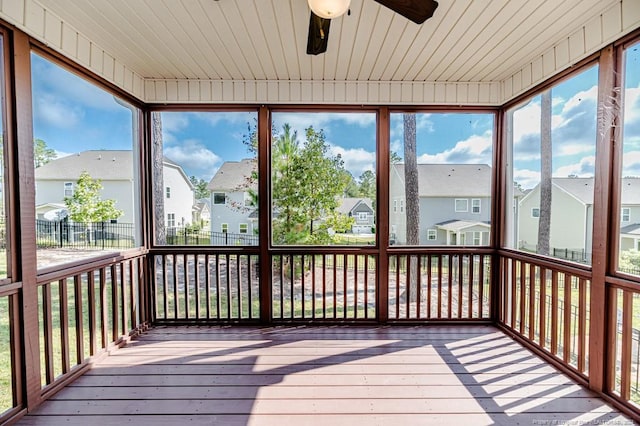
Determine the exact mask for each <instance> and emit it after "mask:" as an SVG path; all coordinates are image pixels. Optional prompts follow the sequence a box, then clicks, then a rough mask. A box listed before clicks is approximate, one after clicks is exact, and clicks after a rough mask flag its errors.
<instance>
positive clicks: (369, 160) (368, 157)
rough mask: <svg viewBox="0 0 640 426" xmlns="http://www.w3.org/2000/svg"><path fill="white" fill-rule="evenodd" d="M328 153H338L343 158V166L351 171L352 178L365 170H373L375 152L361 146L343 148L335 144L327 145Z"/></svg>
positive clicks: (335, 154) (334, 154)
mask: <svg viewBox="0 0 640 426" xmlns="http://www.w3.org/2000/svg"><path fill="white" fill-rule="evenodd" d="M329 155H331V156H333V157H335V156H337V155H340V156H341V157H342V160H344V168H345V169H347V170H348V171H350V172H351V174H352V175H353V177H354V178H358V177H360V175H361V174H362V173H363V172H364V171H365V170H371V171H372V172H375V165H376V153H375V152H369V151H367V150H365V149H363V148H352V149H345V148H343V147H341V146H337V145H329Z"/></svg>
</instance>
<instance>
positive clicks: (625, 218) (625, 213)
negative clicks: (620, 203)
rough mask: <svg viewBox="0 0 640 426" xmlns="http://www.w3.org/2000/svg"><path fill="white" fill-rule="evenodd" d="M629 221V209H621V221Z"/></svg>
mask: <svg viewBox="0 0 640 426" xmlns="http://www.w3.org/2000/svg"><path fill="white" fill-rule="evenodd" d="M630 220H631V209H630V208H629V207H623V208H622V221H623V222H629V221H630Z"/></svg>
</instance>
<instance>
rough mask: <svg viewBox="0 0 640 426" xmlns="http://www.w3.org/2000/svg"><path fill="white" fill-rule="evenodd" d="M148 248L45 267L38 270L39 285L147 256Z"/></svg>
mask: <svg viewBox="0 0 640 426" xmlns="http://www.w3.org/2000/svg"><path fill="white" fill-rule="evenodd" d="M147 253H148V251H147V250H145V249H142V248H136V249H132V250H127V251H124V252H120V253H110V254H105V255H102V256H97V257H94V258H91V259H89V260H87V259H83V260H78V261H76V262H73V263H65V264H62V265H55V266H52V267H49V268H43V269H41V270H40V271H38V285H42V284H47V283H50V282H52V281H56V280H59V279H62V278H66V277H70V276H74V275H78V274H83V273H85V272H89V271H93V270H96V269H99V268H102V267H105V266H110V265H113V264H114V263H118V262H122V261H126V260H129V259H134V258H137V257H142V256H146V255H147Z"/></svg>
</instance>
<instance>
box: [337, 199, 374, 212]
mask: <svg viewBox="0 0 640 426" xmlns="http://www.w3.org/2000/svg"><path fill="white" fill-rule="evenodd" d="M360 203H363V204H365V205H366V206H367V207H369V208H370V209H371V211H373V208H372V207H371V204H372V202H371V198H357V197H356V198H350V197H346V198H341V199H340V205H338V207H337V209H336V210H337V211H338V212H340V213H343V214H349V212H350V211H352V210H353V208H354V207H355V206H357V205H358V204H360Z"/></svg>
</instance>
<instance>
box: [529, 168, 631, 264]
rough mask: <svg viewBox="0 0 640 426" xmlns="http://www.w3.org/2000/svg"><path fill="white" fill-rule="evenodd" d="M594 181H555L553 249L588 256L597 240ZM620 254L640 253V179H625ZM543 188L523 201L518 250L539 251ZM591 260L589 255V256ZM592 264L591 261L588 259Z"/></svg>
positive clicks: (531, 192)
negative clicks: (624, 252) (589, 250)
mask: <svg viewBox="0 0 640 426" xmlns="http://www.w3.org/2000/svg"><path fill="white" fill-rule="evenodd" d="M593 185H594V179H593V178H580V177H566V178H553V179H552V186H551V188H552V190H551V200H552V207H551V232H550V235H551V239H550V241H549V246H550V247H551V248H556V249H563V250H564V249H567V250H573V251H582V252H586V251H587V250H585V248H586V247H591V244H592V240H593V197H594V186H593ZM621 197H622V198H621V211H620V250H623V251H624V250H632V249H635V250H638V249H640V178H636V177H625V178H623V179H622V194H621ZM539 216H540V185H539V184H538V185H536V186H535V187H534V188H533V189H532V190H531V191H529V192H528V193H527V194H526V195H525V196H523V197H522V199H521V201H520V217H519V221H518V238H519V242H518V248H529V249H535V247H536V246H537V243H538V220H539ZM585 256H588V253H585ZM584 260H589V259H584Z"/></svg>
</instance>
